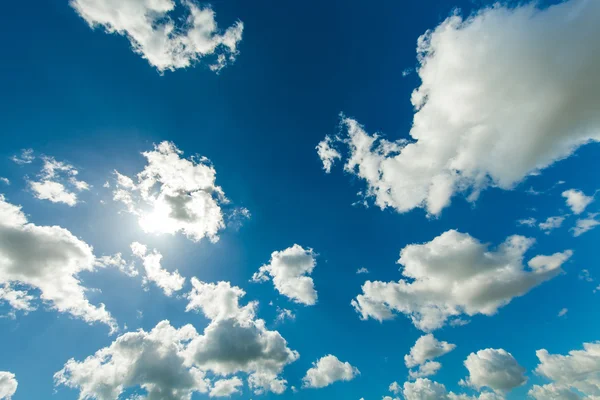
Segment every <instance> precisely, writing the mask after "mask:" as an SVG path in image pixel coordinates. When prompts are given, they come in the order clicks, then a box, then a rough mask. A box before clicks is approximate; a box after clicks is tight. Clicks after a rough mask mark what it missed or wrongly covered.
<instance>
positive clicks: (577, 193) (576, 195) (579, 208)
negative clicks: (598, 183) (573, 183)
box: [562, 189, 594, 215]
mask: <svg viewBox="0 0 600 400" xmlns="http://www.w3.org/2000/svg"><path fill="white" fill-rule="evenodd" d="M562 196H563V197H564V198H566V199H567V200H566V201H567V205H568V206H569V207H570V208H571V211H573V214H576V215H579V214H581V213H582V212H584V211H585V209H586V208H587V206H589V205H590V203H591V202H592V201H594V196H586V195H585V194H584V193H583V192H582V191H581V190H576V189H569V190H565V191H564V192H563V193H562Z"/></svg>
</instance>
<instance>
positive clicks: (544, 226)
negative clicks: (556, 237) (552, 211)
mask: <svg viewBox="0 0 600 400" xmlns="http://www.w3.org/2000/svg"><path fill="white" fill-rule="evenodd" d="M564 220H565V217H563V216H559V217H548V219H546V221H544V222H540V223H539V225H538V226H539V227H540V229H541V230H543V231H544V232H546V234H549V233H550V232H551V231H553V230H554V229H556V228H560V226H561V225H562V223H563V222H564Z"/></svg>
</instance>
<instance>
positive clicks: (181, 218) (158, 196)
mask: <svg viewBox="0 0 600 400" xmlns="http://www.w3.org/2000/svg"><path fill="white" fill-rule="evenodd" d="M182 154H183V152H182V151H181V150H179V149H178V148H177V147H176V146H175V144H173V143H171V142H161V143H160V144H158V145H155V146H154V150H152V151H147V152H143V153H142V155H143V156H144V157H145V158H146V160H147V164H146V166H145V167H144V169H143V170H142V171H141V172H140V173H138V174H137V177H136V178H137V182H135V181H134V180H133V179H131V178H130V177H128V176H125V175H122V174H120V173H119V172H117V171H115V178H116V182H115V183H116V186H115V189H114V191H113V199H114V200H115V201H120V202H122V203H123V204H124V205H125V206H126V207H127V209H128V211H129V212H131V213H132V214H134V215H136V216H137V217H138V221H139V224H140V226H141V228H142V230H143V231H144V232H147V233H156V234H165V233H168V234H175V233H178V232H181V233H183V234H184V235H185V236H186V237H187V238H188V239H190V240H192V241H194V242H198V241H200V240H201V239H203V238H208V239H209V240H211V241H212V242H216V241H217V240H219V236H218V233H219V231H220V230H221V229H223V228H225V223H224V219H223V211H222V209H221V206H222V205H223V204H227V203H228V202H229V201H228V200H227V198H226V197H225V194H224V193H223V190H222V189H221V188H220V187H219V186H216V184H215V180H216V171H215V169H214V168H213V167H212V166H211V165H210V164H208V161H207V159H206V158H200V159H197V157H191V158H189V159H186V158H182Z"/></svg>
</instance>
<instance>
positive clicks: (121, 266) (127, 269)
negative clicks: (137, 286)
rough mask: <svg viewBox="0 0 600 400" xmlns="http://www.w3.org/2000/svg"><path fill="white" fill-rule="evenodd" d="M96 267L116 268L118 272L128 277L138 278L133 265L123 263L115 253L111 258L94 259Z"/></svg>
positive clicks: (121, 257) (121, 258)
mask: <svg viewBox="0 0 600 400" xmlns="http://www.w3.org/2000/svg"><path fill="white" fill-rule="evenodd" d="M96 265H98V266H100V267H103V268H117V269H118V270H119V271H121V272H122V273H124V274H125V275H127V276H130V277H134V276H138V274H139V271H138V270H137V268H136V267H135V264H134V263H133V262H127V261H125V259H124V258H123V256H122V255H121V253H117V254H115V255H113V256H102V257H98V258H97V259H96Z"/></svg>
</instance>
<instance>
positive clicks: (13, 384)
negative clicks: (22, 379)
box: [0, 371, 19, 400]
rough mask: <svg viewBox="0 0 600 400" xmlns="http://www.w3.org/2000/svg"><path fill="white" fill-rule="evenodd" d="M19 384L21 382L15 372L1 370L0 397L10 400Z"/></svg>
mask: <svg viewBox="0 0 600 400" xmlns="http://www.w3.org/2000/svg"><path fill="white" fill-rule="evenodd" d="M18 386H19V382H17V380H16V379H15V374H13V373H11V372H6V371H0V399H6V400H10V399H11V397H12V396H13V395H14V394H15V392H16V391H17V387H18Z"/></svg>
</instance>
